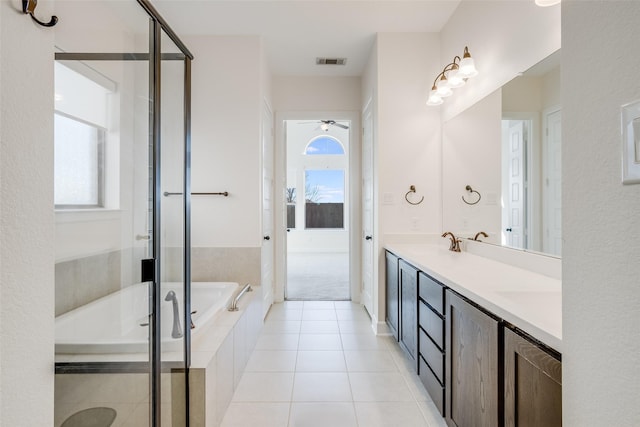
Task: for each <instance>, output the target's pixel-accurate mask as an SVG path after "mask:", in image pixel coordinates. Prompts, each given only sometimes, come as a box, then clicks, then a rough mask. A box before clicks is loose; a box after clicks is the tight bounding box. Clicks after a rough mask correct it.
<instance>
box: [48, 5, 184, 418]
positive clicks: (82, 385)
mask: <svg viewBox="0 0 640 427" xmlns="http://www.w3.org/2000/svg"><path fill="white" fill-rule="evenodd" d="M55 8H56V11H55V12H56V15H57V16H58V18H59V20H60V21H59V24H58V25H57V26H56V27H55V31H56V48H57V51H56V55H55V61H56V64H55V89H56V93H55V142H54V144H55V179H54V186H55V202H56V206H55V208H56V280H55V287H56V293H55V294H56V342H57V344H56V367H55V368H56V389H55V393H56V395H55V425H56V426H63V427H67V426H71V425H96V426H103V425H104V426H110V425H112V423H113V424H114V425H118V426H121V425H122V426H144V425H149V426H160V425H171V426H180V425H188V423H189V421H188V420H189V413H188V412H189V411H188V408H189V387H188V381H187V375H188V371H189V364H190V327H189V326H190V315H191V310H190V290H191V289H190V282H191V280H190V241H189V236H190V221H189V218H190V181H189V176H190V90H191V88H190V75H191V60H192V59H193V56H192V54H191V53H190V52H189V50H188V49H187V48H186V46H185V45H184V44H183V43H182V42H181V41H180V39H179V38H178V37H177V36H176V34H175V33H174V32H173V31H172V30H171V28H170V27H169V25H168V24H167V22H165V21H164V19H163V18H162V17H161V16H160V15H159V14H158V13H157V11H156V10H155V9H154V7H153V6H152V5H151V3H149V1H148V0H137V1H134V0H130V1H126V2H125V1H118V2H114V1H109V0H106V1H92V2H78V1H74V0H58V1H56V3H55ZM106 300H108V301H109V303H108V304H102V305H101V306H104V307H107V308H106V310H107V312H106V313H104V314H103V315H101V316H96V317H95V318H92V317H90V318H87V317H81V316H80V317H78V316H77V314H78V313H83V312H84V311H85V310H86V309H87V307H90V306H95V305H96V304H97V303H98V302H102V303H103V302H104V301H106ZM78 318H80V319H84V320H83V321H81V322H79V321H77V320H75V321H74V320H73V319H78ZM63 326H64V327H63ZM80 336H82V337H83V340H84V341H85V342H82V343H80V342H74V340H77V339H79V338H78V337H80ZM87 337H89V338H87ZM87 340H88V341H90V342H89V343H87V342H86V341H87ZM123 343H125V344H127V345H123ZM125 349H127V350H125ZM132 349H133V350H132Z"/></svg>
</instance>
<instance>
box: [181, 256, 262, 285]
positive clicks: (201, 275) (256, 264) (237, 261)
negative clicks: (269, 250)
mask: <svg viewBox="0 0 640 427" xmlns="http://www.w3.org/2000/svg"><path fill="white" fill-rule="evenodd" d="M261 253H262V252H261V248H260V247H254V248H253V247H247V248H211V247H208V248H199V247H194V248H192V249H191V280H192V281H194V282H236V283H239V284H241V285H242V284H246V283H251V284H252V285H259V284H260V282H261V277H260V273H261V270H260V267H261V265H262V264H261Z"/></svg>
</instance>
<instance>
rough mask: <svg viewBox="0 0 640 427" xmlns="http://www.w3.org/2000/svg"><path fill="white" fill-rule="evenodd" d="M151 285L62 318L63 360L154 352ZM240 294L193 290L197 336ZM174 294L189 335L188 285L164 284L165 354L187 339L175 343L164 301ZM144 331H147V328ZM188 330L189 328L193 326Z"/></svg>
mask: <svg viewBox="0 0 640 427" xmlns="http://www.w3.org/2000/svg"><path fill="white" fill-rule="evenodd" d="M148 289H149V287H148V284H146V283H142V284H136V285H133V286H129V287H127V288H124V289H122V290H121V291H119V292H116V293H113V294H110V295H107V296H105V297H102V298H100V299H98V300H95V301H93V302H91V303H89V304H86V305H83V306H82V307H78V308H76V309H74V310H72V311H69V312H67V313H65V314H62V315H60V316H58V317H56V320H55V331H56V335H55V337H56V339H55V351H56V353H57V354H106V353H146V352H148V350H149V343H148V342H149V326H147V325H144V324H145V323H147V322H148V321H149V317H148V316H147V312H148V307H149V295H148V292H149V291H148ZM238 289H239V287H238V284H237V283H231V282H195V283H192V284H191V311H196V313H195V314H193V315H192V316H191V318H192V321H193V323H194V325H195V326H196V327H195V329H192V330H191V336H192V337H195V336H197V334H198V332H199V331H203V330H204V329H206V326H207V325H208V322H210V321H211V320H212V319H213V318H214V316H215V315H216V314H217V313H218V312H220V311H222V310H225V309H226V308H227V307H228V306H229V303H230V301H231V299H232V298H233V295H234V293H235V292H236V291H237V290H238ZM170 290H173V291H174V292H175V294H176V297H177V298H178V302H179V307H180V325H181V327H182V331H183V332H184V331H185V325H184V324H183V323H184V313H183V307H182V301H183V298H182V296H183V292H182V283H163V284H162V293H161V307H162V309H161V310H162V311H161V313H160V318H161V322H162V351H163V352H164V351H181V350H182V348H183V339H182V338H176V339H174V338H171V329H172V325H173V309H172V303H171V301H165V300H164V296H165V295H166V294H167V293H168V292H169V291H170ZM141 325H142V326H141ZM187 326H188V325H187Z"/></svg>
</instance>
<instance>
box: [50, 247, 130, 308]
mask: <svg viewBox="0 0 640 427" xmlns="http://www.w3.org/2000/svg"><path fill="white" fill-rule="evenodd" d="M121 271H122V252H121V251H113V252H107V253H102V254H97V255H91V256H87V257H83V258H77V259H73V260H67V261H61V262H58V263H56V266H55V301H56V302H55V315H56V316H59V315H61V314H63V313H66V312H68V311H71V310H73V309H74V308H78V307H80V306H82V305H85V304H88V303H90V302H91V301H95V300H97V299H98V298H101V297H103V296H105V295H108V294H110V293H113V292H116V291H118V290H120V288H121V286H122V278H121ZM138 276H139V275H138Z"/></svg>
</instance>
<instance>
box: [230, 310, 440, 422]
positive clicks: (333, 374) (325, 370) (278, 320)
mask: <svg viewBox="0 0 640 427" xmlns="http://www.w3.org/2000/svg"><path fill="white" fill-rule="evenodd" d="M369 324H370V320H369V317H368V315H367V313H366V312H365V310H364V309H363V308H362V306H360V305H358V304H353V303H351V302H348V301H335V302H334V301H287V302H284V303H281V304H275V305H274V306H273V307H272V308H271V310H270V312H269V314H268V316H267V319H266V321H265V325H264V328H263V330H262V334H261V336H260V338H259V339H258V343H257V345H256V348H255V350H254V351H253V353H252V355H251V358H250V360H249V362H248V364H247V367H246V370H245V373H244V375H243V377H242V379H241V380H240V384H239V385H238V388H237V390H236V392H235V394H234V396H233V400H232V402H231V405H230V406H229V409H228V410H227V413H226V414H225V417H224V420H223V422H222V427H255V426H260V427H315V426H318V427H414V426H415V427H444V426H445V422H444V420H443V419H442V417H441V416H440V414H439V413H438V411H437V409H436V407H435V406H434V404H433V402H432V401H431V399H430V398H429V395H428V394H427V393H426V392H425V390H424V387H423V386H422V384H421V383H420V380H419V379H418V377H417V376H416V375H415V373H414V372H413V371H412V369H411V365H410V363H409V361H408V360H407V358H406V356H405V355H404V353H403V352H402V350H401V349H400V347H398V344H397V343H395V342H394V341H393V339H392V338H390V337H378V336H375V335H374V334H373V332H372V330H371V328H370V326H369Z"/></svg>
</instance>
